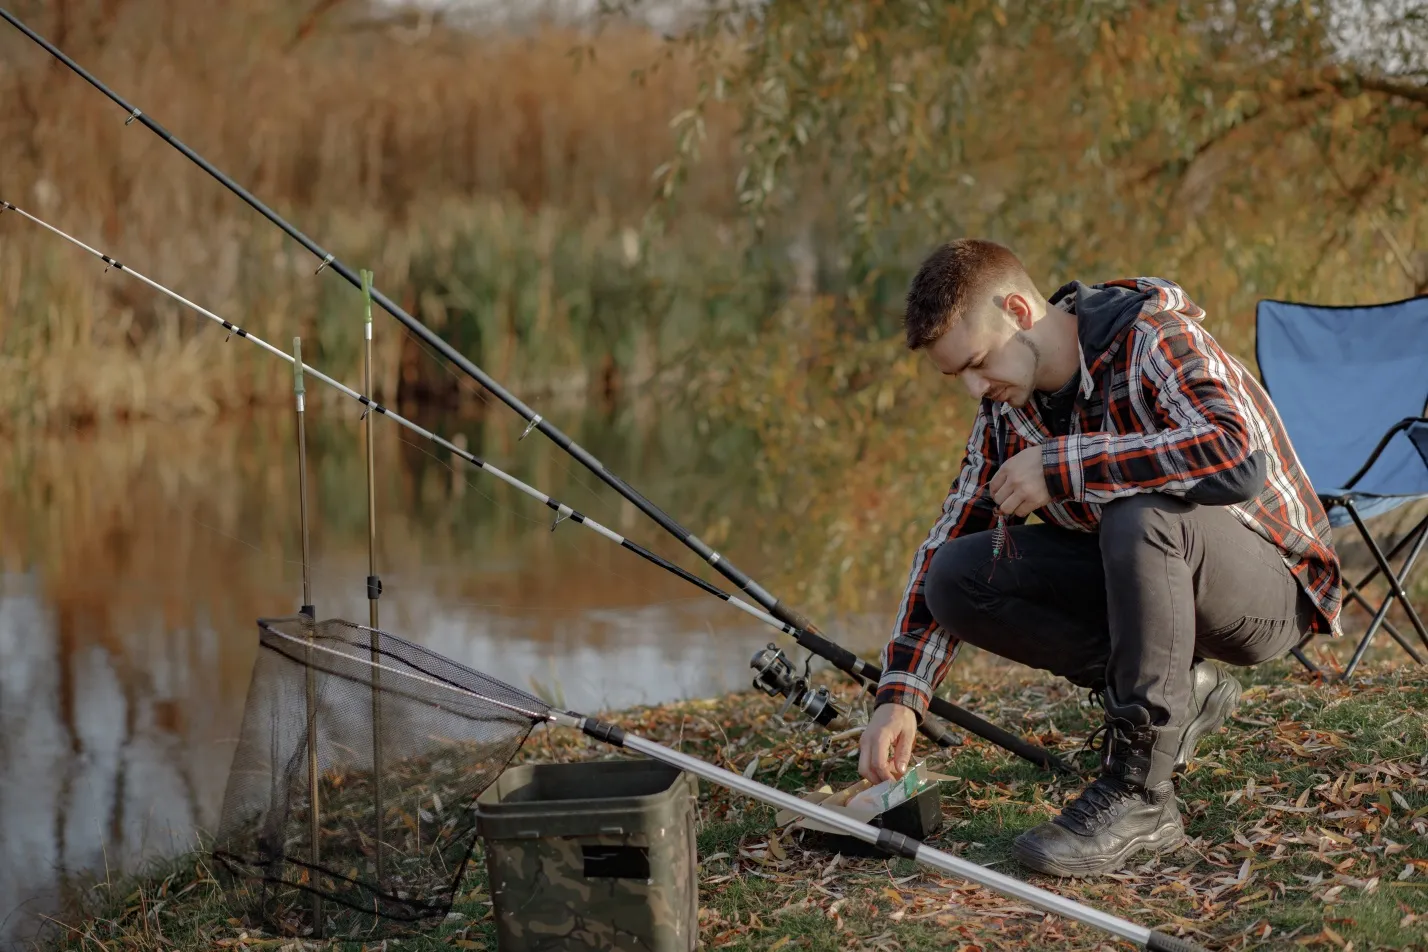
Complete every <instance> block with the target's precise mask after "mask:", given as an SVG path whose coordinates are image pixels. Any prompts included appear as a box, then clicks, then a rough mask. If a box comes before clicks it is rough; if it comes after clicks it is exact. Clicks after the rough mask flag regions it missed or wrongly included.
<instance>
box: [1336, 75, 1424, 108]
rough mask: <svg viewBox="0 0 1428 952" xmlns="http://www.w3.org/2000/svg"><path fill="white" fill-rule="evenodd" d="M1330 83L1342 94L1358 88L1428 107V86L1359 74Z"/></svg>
mask: <svg viewBox="0 0 1428 952" xmlns="http://www.w3.org/2000/svg"><path fill="white" fill-rule="evenodd" d="M1330 81H1331V82H1332V83H1333V84H1334V86H1335V88H1337V89H1338V90H1339V91H1340V92H1346V91H1348V90H1350V89H1354V88H1357V89H1363V90H1367V91H1369V92H1372V93H1383V94H1384V95H1385V96H1393V97H1396V98H1398V99H1407V100H1408V101H1410V102H1416V103H1421V104H1422V105H1425V106H1428V85H1422V84H1414V83H1404V82H1399V81H1397V80H1393V79H1388V78H1385V77H1382V76H1360V75H1357V74H1354V75H1351V76H1346V77H1336V78H1334V79H1332V80H1330Z"/></svg>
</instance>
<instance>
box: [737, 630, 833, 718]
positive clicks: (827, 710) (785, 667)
mask: <svg viewBox="0 0 1428 952" xmlns="http://www.w3.org/2000/svg"><path fill="white" fill-rule="evenodd" d="M749 667H751V668H753V669H754V671H755V674H754V687H756V688H758V689H759V690H760V691H762V692H764V693H765V694H767V695H768V696H769V697H778V696H779V695H783V696H784V697H786V698H788V703H786V704H784V706H783V710H781V711H779V716H780V717H782V716H783V715H784V714H786V713H788V709H789V708H791V707H797V708H798V709H799V710H801V711H803V712H804V713H805V714H807V715H808V716H809V717H811V718H813V720H814V721H816V722H817V723H818V724H819V725H820V726H822V727H827V726H828V725H829V724H831V723H833V721H834V720H835V719H837V718H838V716H839V715H840V714H841V713H842V712H841V711H839V710H838V708H836V707H834V706H833V698H832V696H831V695H830V694H829V693H828V688H827V687H820V688H818V689H817V690H813V689H811V688H810V686H809V684H808V677H807V674H808V671H807V667H806V666H805V668H804V673H803V675H802V676H800V675H795V674H794V673H793V663H792V662H791V661H789V660H788V655H786V654H784V653H783V651H782V650H780V649H779V647H778V646H777V645H773V644H771V645H769V646H768V647H767V648H765V649H763V650H762V651H760V652H758V653H757V654H755V655H754V657H753V659H752V660H750V661H749Z"/></svg>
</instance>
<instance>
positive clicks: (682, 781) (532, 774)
mask: <svg viewBox="0 0 1428 952" xmlns="http://www.w3.org/2000/svg"><path fill="white" fill-rule="evenodd" d="M698 795H699V782H698V780H697V779H696V778H695V777H694V775H693V774H688V773H685V772H684V771H682V770H678V769H677V768H674V767H670V766H667V765H665V764H662V763H659V762H658V761H653V760H608V761H592V762H585V763H571V764H533V765H523V766H520V767H512V768H510V769H508V770H507V771H505V772H504V773H503V774H501V776H500V777H499V778H498V779H497V780H496V782H495V783H493V784H492V785H491V786H490V787H488V788H487V789H486V791H485V792H484V793H482V794H481V796H480V797H479V798H478V799H477V801H476V821H477V830H478V832H479V834H480V836H481V838H482V840H483V841H484V843H485V848H486V870H487V873H488V875H489V877H490V883H491V900H492V903H493V905H494V906H495V908H494V910H493V912H494V915H495V918H496V939H497V948H498V949H499V950H500V952H537V950H539V952H597V950H598V952H635V950H639V952H692V950H694V949H696V948H698V943H699V860H698V857H697V851H696V847H695V840H694V817H695V810H694V806H695V803H696V801H697V799H698Z"/></svg>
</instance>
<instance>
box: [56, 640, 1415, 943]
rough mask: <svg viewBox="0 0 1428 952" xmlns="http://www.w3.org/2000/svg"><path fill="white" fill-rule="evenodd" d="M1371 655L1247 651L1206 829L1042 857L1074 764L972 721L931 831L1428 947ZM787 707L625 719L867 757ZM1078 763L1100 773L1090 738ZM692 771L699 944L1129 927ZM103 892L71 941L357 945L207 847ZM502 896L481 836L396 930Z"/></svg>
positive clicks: (951, 762)
mask: <svg viewBox="0 0 1428 952" xmlns="http://www.w3.org/2000/svg"><path fill="white" fill-rule="evenodd" d="M1340 647H1345V648H1346V647H1348V646H1347V645H1343V646H1336V653H1337V649H1338V648H1340ZM1374 654H1377V655H1380V657H1381V658H1382V660H1375V661H1371V662H1370V663H1368V664H1366V665H1365V666H1364V667H1362V668H1360V671H1361V672H1362V673H1361V674H1359V676H1358V677H1356V679H1355V681H1354V682H1353V683H1352V684H1351V685H1349V686H1343V685H1339V684H1325V683H1321V682H1317V681H1313V680H1311V679H1309V678H1308V677H1306V676H1305V675H1304V674H1303V673H1302V670H1301V669H1297V666H1294V665H1292V664H1291V663H1280V664H1274V665H1268V666H1264V667H1262V668H1260V669H1256V670H1254V671H1251V672H1241V681H1242V683H1243V684H1244V685H1245V694H1244V700H1243V702H1242V704H1241V707H1240V709H1239V711H1238V713H1237V715H1236V717H1235V719H1234V723H1233V726H1232V728H1231V729H1229V730H1226V731H1222V732H1221V733H1219V734H1217V735H1214V736H1211V737H1209V738H1207V739H1206V740H1204V741H1202V744H1201V748H1200V756H1199V758H1198V760H1197V761H1196V763H1195V764H1194V765H1193V767H1192V769H1191V771H1190V772H1189V773H1188V774H1187V775H1186V776H1185V777H1184V778H1183V780H1182V781H1181V785H1180V797H1181V802H1182V808H1183V810H1184V812H1185V815H1186V827H1187V832H1188V834H1189V836H1190V840H1189V843H1188V845H1187V846H1186V847H1184V848H1182V849H1181V850H1179V851H1177V852H1175V853H1173V854H1170V855H1167V856H1164V857H1161V858H1159V859H1158V860H1154V861H1150V862H1145V863H1143V864H1141V865H1139V866H1136V867H1134V868H1131V869H1128V870H1127V871H1125V872H1123V873H1119V874H1116V875H1115V876H1113V877H1108V878H1106V879H1103V880H1096V881H1089V882H1082V883H1074V884H1073V883H1063V882H1058V881H1053V880H1049V879H1047V878H1044V877H1040V876H1034V875H1030V874H1026V873H1025V872H1024V871H1022V870H1020V868H1019V867H1017V865H1016V863H1015V860H1014V859H1013V858H1012V857H1011V853H1010V845H1011V841H1012V840H1013V839H1014V838H1015V837H1016V835H1017V834H1018V833H1020V832H1021V831H1022V830H1024V829H1026V828H1028V827H1030V826H1032V825H1035V824H1036V823H1039V822H1041V821H1042V820H1044V819H1045V818H1047V817H1049V816H1051V815H1053V814H1054V812H1055V810H1056V809H1057V807H1058V806H1059V804H1061V803H1063V802H1064V801H1065V800H1066V799H1067V798H1069V797H1070V796H1071V795H1073V794H1074V792H1075V789H1076V787H1077V784H1076V783H1071V782H1067V781H1061V780H1052V779H1051V778H1050V777H1048V776H1047V775H1046V774H1044V773H1042V772H1040V771H1039V770H1037V769H1035V768H1032V767H1031V766H1030V765H1028V764H1025V763H1024V762H1021V761H1017V760H1015V759H1014V758H1012V757H1011V756H1010V755H1008V754H1006V753H1005V752H1004V751H1001V750H1000V749H997V748H992V747H990V746H989V745H987V744H985V743H983V742H981V741H980V740H978V739H975V738H971V739H969V741H968V743H967V744H966V746H964V747H961V748H955V749H953V750H952V751H951V752H950V753H947V754H930V755H928V751H926V750H925V749H922V748H920V749H919V752H920V753H921V754H924V755H928V756H927V761H928V763H929V764H930V765H931V766H932V767H933V768H934V769H937V770H940V771H942V772H944V773H947V774H950V775H951V776H953V777H955V778H956V779H955V780H954V781H951V782H949V783H948V784H946V785H945V786H944V790H943V796H942V809H943V816H944V821H945V822H944V825H943V828H942V830H941V831H940V832H938V833H937V834H936V835H935V836H934V837H933V838H932V840H931V841H930V842H931V843H932V844H933V845H935V846H937V847H938V848H941V849H945V850H948V851H950V852H953V853H956V854H958V855H960V856H963V857H965V858H967V859H969V860H972V861H975V862H978V863H982V864H984V865H990V866H992V867H993V868H996V869H998V870H1001V871H1003V872H1007V873H1010V874H1012V875H1016V876H1019V877H1024V878H1029V879H1030V880H1031V881H1033V882H1036V883H1038V884H1039V885H1043V886H1046V887H1048V888H1051V889H1053V890H1055V891H1057V892H1059V893H1061V894H1063V895H1067V896H1072V897H1075V898H1077V899H1079V900H1082V901H1084V902H1087V903H1089V904H1091V905H1093V906H1095V907H1097V908H1100V909H1104V910H1106V911H1107V912H1111V913H1113V914H1116V915H1120V916H1123V917H1125V918H1128V919H1131V920H1133V921H1136V922H1141V923H1144V924H1147V925H1153V926H1158V927H1161V928H1166V929H1169V930H1170V931H1172V932H1173V931H1177V930H1180V929H1184V930H1185V932H1186V933H1187V934H1188V935H1190V936H1191V937H1193V938H1194V939H1195V940H1196V941H1199V942H1201V943H1202V944H1204V945H1206V946H1207V947H1208V948H1213V949H1237V950H1242V949H1258V948H1291V947H1292V948H1299V947H1308V948H1325V949H1331V948H1333V949H1350V948H1352V949H1358V950H1363V949H1428V940H1425V939H1424V935H1425V931H1428V930H1425V928H1424V926H1425V924H1428V715H1425V713H1424V712H1425V711H1428V676H1425V675H1424V674H1423V673H1422V672H1421V671H1420V670H1414V669H1413V668H1412V667H1411V665H1410V664H1409V663H1407V662H1404V661H1403V660H1401V658H1400V657H1399V656H1396V655H1395V653H1393V652H1390V651H1383V652H1381V653H1380V652H1379V651H1378V650H1377V649H1375V652H1374ZM1371 657H1372V655H1371ZM984 661H985V659H983V658H979V657H972V658H971V659H969V660H968V661H967V662H965V663H959V665H960V666H959V668H958V669H957V670H958V684H957V688H956V699H957V700H958V702H959V703H962V704H964V705H965V706H967V707H969V708H971V709H972V710H975V711H977V712H979V713H981V714H983V715H984V716H988V717H990V718H991V719H992V720H994V721H996V722H998V723H1001V724H1005V725H1009V726H1011V727H1012V728H1013V729H1018V730H1020V731H1022V732H1023V733H1024V734H1026V735H1027V736H1031V737H1034V738H1035V739H1037V740H1038V741H1039V742H1040V743H1042V744H1045V745H1047V746H1050V747H1053V748H1055V749H1057V750H1059V751H1061V752H1062V753H1064V754H1066V755H1068V756H1072V755H1075V752H1076V751H1077V750H1078V749H1079V748H1080V747H1081V745H1082V743H1083V742H1084V740H1085V739H1086V737H1087V736H1088V735H1089V733H1090V732H1091V730H1093V729H1094V727H1095V722H1093V720H1092V719H1091V716H1090V715H1091V708H1090V707H1089V705H1088V703H1087V701H1086V699H1085V697H1084V695H1082V694H1081V693H1079V692H1075V691H1072V690H1068V689H1067V686H1065V685H1064V684H1062V683H1059V682H1056V681H1055V680H1053V679H1051V678H1049V677H1042V676H1039V675H1034V674H1027V673H1024V672H1022V671H1020V670H1015V669H1011V668H1007V667H1004V666H1001V665H997V664H990V663H984ZM827 683H829V684H830V686H831V687H833V688H834V690H835V693H836V694H837V695H838V696H839V697H840V698H841V700H842V701H843V703H844V704H845V705H854V706H855V709H856V706H860V705H861V703H862V697H863V696H860V695H859V694H858V693H857V692H855V691H853V690H852V689H851V687H850V685H849V684H848V682H847V681H846V679H842V678H839V679H837V680H833V679H827ZM778 707H779V705H778V704H776V703H774V702H773V701H772V700H770V699H768V698H765V697H764V696H762V695H759V694H756V693H747V692H746V693H738V694H735V695H730V696H725V697H721V698H716V699H711V700H704V701H693V702H685V703H679V704H671V705H664V706H659V707H642V708H635V709H631V710H627V711H623V712H620V713H618V714H617V715H616V719H617V720H618V721H619V722H620V723H621V724H622V725H624V726H625V727H627V728H628V729H631V730H635V731H638V732H641V733H642V734H644V735H645V736H648V737H650V738H652V739H655V740H658V741H661V742H665V743H669V744H671V745H678V746H680V747H681V749H683V750H685V751H686V752H689V753H694V754H697V755H699V756H703V757H705V758H708V759H709V760H711V761H712V762H714V763H717V764H719V765H720V766H723V767H725V768H727V769H730V770H735V771H738V772H740V773H748V774H750V775H751V776H753V777H754V778H755V779H757V780H760V781H763V782H765V783H772V784H775V785H777V786H778V787H780V788H782V789H785V790H790V791H795V792H798V791H804V790H808V789H813V788H816V787H817V786H818V785H820V784H823V783H829V784H831V785H833V786H834V788H835V789H836V788H839V787H841V786H843V785H845V784H847V783H850V782H852V781H853V780H855V779H856V767H855V764H856V750H857V740H856V738H855V737H849V736H842V735H841V734H831V733H828V732H825V731H819V730H810V729H808V728H807V726H806V723H805V722H795V721H792V720H787V721H785V720H781V719H779V718H778V716H777V711H778ZM855 716H856V715H855ZM605 756H610V754H609V752H608V748H605V747H603V746H597V745H595V744H593V743H592V742H590V741H588V740H587V739H585V738H583V737H582V736H580V735H578V734H576V733H574V732H570V731H565V730H558V731H552V732H550V733H549V734H544V735H543V734H541V733H537V734H536V735H533V737H532V739H531V740H530V741H529V742H528V743H527V744H526V746H525V748H524V749H523V751H522V753H521V755H520V757H521V758H523V759H527V760H532V761H536V760H576V759H584V758H590V757H605ZM1077 763H1078V765H1079V766H1080V767H1082V768H1083V769H1085V770H1086V771H1087V772H1088V773H1089V771H1090V770H1091V768H1092V755H1090V754H1088V753H1084V752H1083V753H1081V754H1080V755H1079V759H1078V761H1077ZM700 787H701V789H700V829H699V857H700V878H701V882H700V932H701V938H702V947H704V948H709V949H787V950H793V949H809V950H812V949H828V950H833V949H838V950H844V949H894V948H895V949H905V950H911V949H934V948H936V949H947V948H952V949H959V950H963V952H975V950H982V952H988V950H993V949H1023V948H1043V947H1053V946H1054V947H1055V948H1058V949H1101V948H1120V947H1122V946H1117V945H1113V944H1112V943H1110V942H1109V941H1108V940H1107V937H1106V936H1105V935H1103V934H1102V933H1099V932H1095V931H1093V930H1090V929H1088V928H1085V927H1082V926H1079V925H1076V924H1074V923H1068V922H1065V921H1062V920H1056V919H1050V918H1046V917H1043V916H1042V915H1041V914H1039V913H1036V912H1034V911H1032V910H1030V909H1028V908H1027V907H1026V906H1024V905H1022V904H1020V903H1018V902H1014V901H1011V900H1007V899H1004V898H1002V897H1001V896H1000V895H998V894H995V893H992V892H990V891H988V890H985V889H982V888H980V887H974V886H972V885H970V884H967V883H965V882H962V881H959V880H955V879H951V878H947V877H944V876H941V875H939V874H936V873H934V872H932V871H929V870H926V869H924V868H922V867H919V866H917V865H915V864H913V863H912V862H910V861H907V860H891V861H888V860H872V859H848V858H838V859H835V858H834V857H832V856H830V855H828V854H826V853H823V852H819V851H816V850H813V849H810V848H807V847H806V846H805V844H803V843H802V842H801V841H800V839H799V837H798V835H797V834H794V835H776V834H773V833H772V829H771V828H772V814H773V811H772V810H770V809H768V808H765V807H764V806H762V805H760V804H756V803H754V802H752V801H749V800H746V799H743V798H739V797H735V796H733V795H731V794H729V793H728V792H727V791H724V790H722V789H718V788H713V787H711V786H710V785H709V784H706V783H702V782H701V785H700ZM88 900H89V907H88V913H89V914H88V915H86V916H80V915H71V916H70V917H68V918H67V919H66V921H65V924H64V925H62V926H59V925H57V926H56V928H57V929H58V930H59V931H60V933H61V934H60V938H59V941H58V943H57V944H56V945H55V946H54V948H55V949H56V950H57V952H79V950H98V949H104V950H109V952H117V950H133V952H159V950H164V949H173V948H179V949H190V948H231V949H293V950H295V949H298V948H315V947H321V948H333V949H339V948H340V949H352V950H356V949H361V948H363V946H362V945H361V943H349V944H342V943H337V942H332V943H311V942H299V941H297V940H293V939H285V938H282V937H273V936H266V935H262V934H260V933H258V932H256V931H254V930H252V929H248V928H245V927H244V926H243V924H242V923H241V922H240V921H239V920H238V919H237V918H235V917H234V915H233V913H232V911H231V910H229V909H227V908H226V907H225V905H224V902H223V896H222V893H221V891H220V890H219V888H218V885H217V882H216V881H215V880H214V878H213V876H212V868H211V866H210V864H209V863H208V862H207V861H206V860H205V859H204V858H202V856H201V855H200V854H194V855H193V856H190V857H187V858H183V859H180V860H178V861H176V862H174V863H172V864H170V865H168V866H167V867H164V868H162V869H160V870H158V871H156V872H154V873H153V874H151V875H149V876H146V877H144V878H141V879H136V880H130V881H124V882H119V881H116V882H113V883H109V884H101V885H100V886H98V887H97V888H96V889H94V890H93V891H92V892H91V893H90V894H89V897H88ZM490 913H491V906H490V901H489V895H488V893H487V891H486V887H485V883H484V877H483V874H482V872H481V861H480V858H479V855H478V857H477V859H476V861H475V862H474V863H473V865H472V871H471V874H470V876H469V879H468V881H467V884H466V886H465V887H464V888H463V890H462V892H461V899H460V901H459V902H458V904H457V907H456V910H455V914H454V915H452V916H451V917H450V918H449V919H448V922H447V923H446V924H445V925H444V926H443V927H442V929H441V930H440V933H439V934H438V935H434V936H431V937H428V938H420V939H411V940H404V941H401V942H389V943H388V944H387V948H389V949H411V950H419V952H420V950H435V949H449V948H461V949H487V950H494V949H495V947H496V946H495V937H494V927H493V923H492V920H491V915H490Z"/></svg>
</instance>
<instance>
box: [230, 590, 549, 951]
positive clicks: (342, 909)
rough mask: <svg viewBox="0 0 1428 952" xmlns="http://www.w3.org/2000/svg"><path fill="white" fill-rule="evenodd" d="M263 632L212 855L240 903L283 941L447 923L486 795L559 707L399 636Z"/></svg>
mask: <svg viewBox="0 0 1428 952" xmlns="http://www.w3.org/2000/svg"><path fill="white" fill-rule="evenodd" d="M258 628H259V645H260V647H259V651H258V659H257V663H256V664H255V666H254V669H253V678H252V682H251V685H250V687H249V690H248V698H247V704H246V708H245V710H244V715H243V725H242V729H241V733H240V735H239V742H238V747H237V750H236V752H235V754H234V758H233V766H232V770H231V773H230V776H229V779H228V787H227V790H226V792H225V795H224V802H223V811H222V816H221V819H220V823H219V829H218V833H217V835H216V837H215V841H214V845H213V850H212V852H213V856H214V859H215V860H216V861H217V864H216V865H217V867H218V872H219V876H220V879H221V881H222V882H223V884H224V885H225V887H226V888H227V889H228V890H229V892H230V894H231V898H232V899H233V901H234V902H235V903H236V904H237V905H238V906H239V907H240V908H242V909H243V910H244V912H245V914H246V915H247V916H248V918H249V920H250V922H251V924H252V925H253V926H255V927H259V928H263V929H264V930H265V931H270V932H274V933H276V934H279V935H313V934H320V935H323V936H325V937H329V938H332V937H338V936H343V935H347V936H352V937H361V938H364V939H365V938H374V937H384V936H388V935H395V934H400V933H402V932H405V931H409V930H411V929H413V928H421V927H425V926H429V925H431V924H432V922H433V921H440V920H441V919H442V918H444V917H445V915H446V913H447V912H448V911H450V909H451V905H452V902H453V900H454V899H455V897H456V891H457V889H458V888H459V887H460V884H461V879H462V874H463V872H464V871H465V870H466V866H467V862H468V860H469V859H470V856H471V851H472V848H473V846H474V844H475V841H476V798H477V797H478V796H479V795H480V794H481V792H482V791H483V790H485V789H486V787H487V786H489V785H490V784H491V783H492V782H493V781H495V779H496V778H497V776H499V775H500V773H501V771H502V770H504V769H505V767H506V765H507V764H508V763H509V762H510V760H511V758H512V757H514V756H515V754H516V752H517V750H518V749H519V748H520V746H521V744H523V743H524V742H525V740H526V737H527V736H528V735H529V734H530V731H531V729H532V727H534V725H535V724H536V722H538V721H540V720H543V719H544V718H545V716H546V714H547V713H548V711H549V708H548V707H547V706H546V705H545V703H544V702H542V701H540V700H539V699H538V698H535V697H532V696H530V695H528V694H525V693H523V692H521V691H517V690H515V689H514V688H511V687H510V686H509V685H506V684H503V683H502V682H500V681H495V680H493V679H491V678H488V677H486V676H485V675H482V674H480V673H479V672H476V671H472V670H471V669H469V668H466V667H464V666H462V665H459V664H456V663H455V662H452V661H450V660H448V659H446V658H443V657H441V656H439V655H436V654H433V653H432V652H430V651H427V650H426V649H424V648H422V647H420V646H418V645H415V644H412V643H411V642H408V641H405V640H403V639H401V638H398V637H396V636H395V635H392V634H389V633H387V632H384V631H377V630H374V629H371V628H366V627H363V626H359V625H354V624H351V623H349V622H345V621H340V620H328V621H321V622H314V621H312V620H310V619H308V618H306V617H305V616H297V617H294V618H284V619H278V620H263V621H260V622H259V623H258ZM314 753H315V754H316V759H315V767H316V776H317V784H316V787H317V789H316V793H317V798H316V801H317V802H316V823H315V824H314V823H313V819H314V804H313V797H312V787H311V782H310V777H311V776H312V768H313V766H314V763H313V758H312V754H314ZM314 832H315V834H316V837H315V841H314ZM314 847H316V848H315V849H314ZM319 907H320V908H319ZM319 916H320V919H319V918H318V917H319ZM315 926H316V928H314V927H315Z"/></svg>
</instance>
